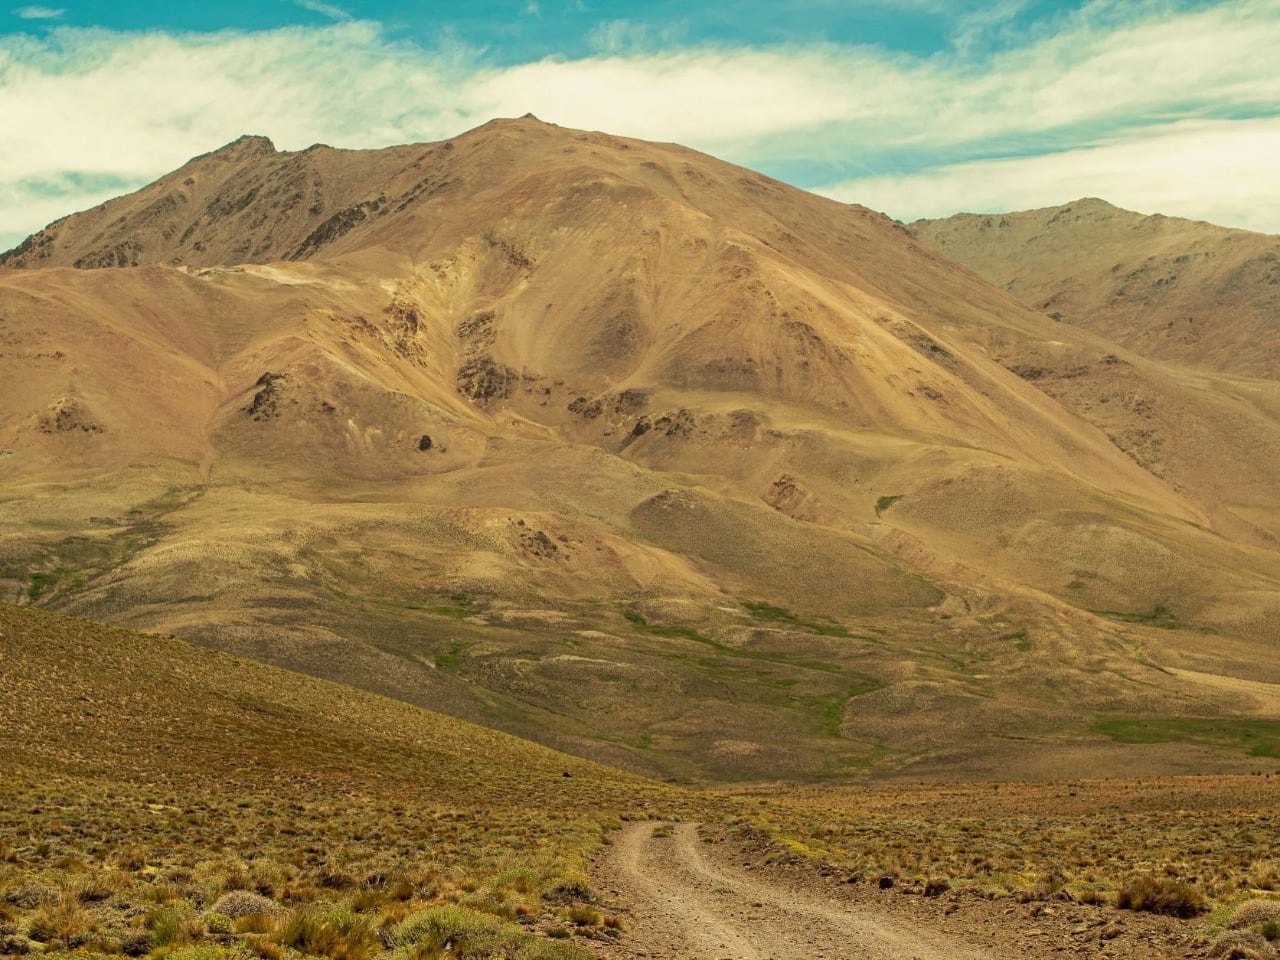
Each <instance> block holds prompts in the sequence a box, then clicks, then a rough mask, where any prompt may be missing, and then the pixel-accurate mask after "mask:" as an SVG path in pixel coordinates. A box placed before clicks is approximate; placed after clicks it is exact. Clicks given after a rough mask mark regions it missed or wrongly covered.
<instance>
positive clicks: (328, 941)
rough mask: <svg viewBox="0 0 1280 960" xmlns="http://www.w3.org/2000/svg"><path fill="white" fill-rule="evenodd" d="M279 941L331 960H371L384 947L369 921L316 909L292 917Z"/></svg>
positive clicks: (283, 928)
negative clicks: (369, 959)
mask: <svg viewBox="0 0 1280 960" xmlns="http://www.w3.org/2000/svg"><path fill="white" fill-rule="evenodd" d="M276 939H277V940H279V942H280V943H281V944H283V945H284V946H286V947H292V948H293V949H294V950H298V951H300V952H302V953H308V954H311V955H313V956H318V957H329V958H330V960H367V958H368V957H371V956H373V954H375V953H377V952H378V949H379V947H380V946H381V944H380V943H379V942H378V939H377V937H376V936H375V935H374V932H373V925H372V923H370V921H369V918H368V917H362V916H360V915H359V914H357V913H353V912H352V911H350V910H322V909H317V908H315V907H307V908H304V909H302V910H299V911H297V912H296V913H294V914H293V915H292V916H290V917H289V918H288V919H287V920H286V921H285V923H284V926H283V927H281V929H280V931H279V933H278V934H277V935H276Z"/></svg>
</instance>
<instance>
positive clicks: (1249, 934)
mask: <svg viewBox="0 0 1280 960" xmlns="http://www.w3.org/2000/svg"><path fill="white" fill-rule="evenodd" d="M1209 956H1211V957H1225V958H1227V960H1268V958H1269V957H1270V956H1272V954H1271V949H1270V948H1269V947H1268V946H1267V941H1265V940H1264V939H1262V937H1261V936H1259V935H1258V934H1257V933H1254V932H1253V931H1252V930H1229V931H1227V932H1226V933H1224V934H1223V935H1222V936H1220V937H1218V939H1217V940H1215V941H1213V944H1212V946H1210V947H1209Z"/></svg>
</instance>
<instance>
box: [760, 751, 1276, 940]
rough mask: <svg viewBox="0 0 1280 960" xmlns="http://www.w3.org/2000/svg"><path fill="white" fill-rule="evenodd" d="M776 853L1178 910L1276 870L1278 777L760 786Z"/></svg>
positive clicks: (910, 884)
mask: <svg viewBox="0 0 1280 960" xmlns="http://www.w3.org/2000/svg"><path fill="white" fill-rule="evenodd" d="M753 799H754V800H755V802H756V803H758V804H759V806H758V808H757V810H755V811H753V812H751V813H749V814H748V819H747V820H746V821H744V823H745V824H747V825H748V826H749V829H751V830H752V831H757V832H759V833H761V834H763V835H764V836H765V837H767V838H768V839H769V842H770V850H771V854H770V855H771V856H772V857H774V858H778V859H792V858H811V859H814V860H818V861H820V862H823V863H827V864H831V865H833V866H835V867H838V868H839V869H841V870H844V871H847V872H848V873H849V874H850V875H851V876H852V877H854V878H861V879H865V880H867V881H871V880H873V879H876V878H879V877H889V878H891V879H892V880H893V881H894V886H895V888H897V889H905V890H907V891H915V892H921V893H923V892H926V890H927V888H928V886H929V884H930V883H935V884H936V883H937V882H938V881H939V880H945V881H946V882H947V883H948V884H949V885H950V886H951V887H953V888H958V889H970V890H973V891H976V892H978V893H980V894H982V895H984V896H989V897H1002V896H1010V897H1018V898H1021V899H1043V898H1047V897H1050V896H1052V895H1054V894H1058V893H1059V892H1061V893H1062V894H1065V895H1067V896H1070V897H1072V898H1074V899H1077V900H1081V901H1084V902H1090V903H1100V904H1113V905H1119V906H1126V907H1130V908H1132V909H1143V910H1154V911H1156V912H1164V913H1172V914H1174V915H1179V916H1187V915H1194V914H1196V913H1199V912H1200V911H1201V910H1202V909H1204V908H1205V907H1206V906H1208V905H1209V903H1210V902H1217V903H1227V902H1231V901H1232V900H1233V898H1235V897H1237V896H1239V895H1240V894H1241V893H1242V892H1243V891H1247V890H1251V889H1256V885H1255V881H1256V880H1258V879H1259V878H1265V877H1266V876H1269V869H1268V867H1269V864H1270V863H1271V860H1270V859H1269V858H1271V857H1273V856H1274V841H1275V824H1274V814H1273V811H1274V810H1276V809H1280V777H1273V776H1240V777H1188V778H1174V779H1157V780H1096V781H1070V782H1063V783H1049V784H1034V783H1032V784H1025V783H1024V784H1016V783H1014V784H1010V783H991V784H946V785H926V784H913V785H911V786H905V785H904V786H902V787H897V788H891V787H886V786H872V787H867V788H865V789H858V790H820V789H799V790H779V791H775V792H769V793H767V794H765V795H764V796H759V795H756V796H754V798H753Z"/></svg>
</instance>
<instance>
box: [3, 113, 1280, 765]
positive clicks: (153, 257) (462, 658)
mask: <svg viewBox="0 0 1280 960" xmlns="http://www.w3.org/2000/svg"><path fill="white" fill-rule="evenodd" d="M5 264H6V266H5V267H4V268H3V269H0V353H2V355H0V365H2V369H3V374H2V375H0V450H2V451H3V453H2V454H0V480H2V481H3V488H4V491H5V499H4V501H3V509H2V510H0V584H3V585H5V589H6V590H8V591H9V595H10V596H11V597H12V598H13V599H17V600H22V601H25V602H33V603H38V604H41V605H47V606H50V607H54V608H56V609H59V610H62V611H66V612H70V613H75V614H80V615H85V616H92V617H95V618H100V619H106V620H109V621H112V622H116V623H120V624H124V625H128V626H133V627H139V628H145V629H148V630H155V631H159V632H163V633H173V634H176V635H179V636H181V637H183V638H185V639H189V640H192V641H194V642H197V643H200V644H204V645H207V646H213V647H217V648H220V649H224V650H229V651H232V652H235V653H239V654H244V655H249V656H253V657H256V658H259V659H263V660H267V661H269V662H272V663H276V664H280V665H284V666H288V667H290V668H293V669H297V670H302V671H304V672H310V673H314V674H317V675H320V676H323V677H328V678H332V679H337V680H340V681H343V682H346V683H350V684H354V685H357V686H363V687H366V688H368V689H371V690H374V691H377V692H380V693H386V694H389V695H392V696H395V697H398V698H400V699H404V700H407V701H409V702H412V703H417V704H422V705H426V706H430V707H433V708H435V709H440V710H443V711H445V712H448V713H452V714H454V715H457V716H459V717H463V718H466V719H469V720H476V721H481V722H484V723H488V724H491V725H495V726H498V727H501V728H502V729H506V730H510V731H513V732H517V733H520V734H522V735H526V736H531V737H534V738H536V739H539V740H541V741H542V742H544V743H547V744H550V745H552V746H555V747H557V748H560V749H564V750H568V751H571V752H576V753H579V754H582V755H585V756H589V757H592V758H596V759H600V760H605V761H607V762H610V763H615V764H620V765H624V766H627V767H629V768H631V769H634V770H637V771H641V772H644V773H649V774H657V775H663V776H676V777H687V778H711V779H761V778H776V777H794V778H812V777H833V776H834V777H845V776H851V775H857V774H861V773H865V772H868V771H871V772H874V771H877V770H881V769H897V768H899V767H901V766H902V765H903V764H911V763H921V762H928V763H930V764H934V765H936V766H940V767H946V766H947V765H948V764H951V765H953V766H956V767H957V768H958V767H963V766H964V765H965V764H966V763H969V762H981V763H982V764H991V763H998V764H1007V765H1008V766H1006V769H1008V770H1016V769H1018V766H1017V765H1018V764H1019V763H1020V762H1022V761H1021V760H1020V759H1019V758H1023V760H1025V758H1026V757H1027V756H1028V755H1029V752H1030V751H1032V750H1034V751H1035V752H1036V753H1037V757H1036V763H1037V769H1043V764H1044V761H1045V756H1046V755H1053V754H1054V751H1057V750H1059V749H1064V750H1065V751H1066V752H1064V754H1063V756H1064V757H1066V756H1068V755H1069V756H1071V757H1076V758H1077V760H1075V761H1071V762H1078V763H1081V764H1083V767H1082V768H1081V769H1087V770H1089V771H1091V772H1094V773H1096V772H1098V769H1099V768H1098V766H1097V763H1096V757H1094V756H1093V755H1090V754H1089V753H1088V751H1085V752H1084V753H1080V752H1079V751H1076V749H1075V745H1077V744H1079V743H1085V744H1094V745H1099V746H1106V744H1104V743H1102V741H1103V740H1105V739H1106V735H1105V734H1100V733H1099V732H1098V731H1099V730H1101V729H1108V728H1104V727H1098V726H1097V724H1098V723H1100V722H1101V721H1102V720H1105V719H1106V718H1109V717H1113V716H1115V715H1121V716H1123V715H1129V714H1133V713H1141V714H1151V713H1159V714H1161V715H1168V716H1188V715H1194V716H1204V715H1210V716H1212V715H1216V714H1218V713H1220V712H1226V713H1229V714H1232V715H1237V716H1239V715H1249V716H1254V715H1258V716H1271V715H1272V712H1274V711H1275V710H1276V701H1275V698H1274V696H1273V694H1272V692H1271V690H1272V688H1271V687H1270V686H1268V684H1270V683H1274V682H1275V681H1276V680H1277V679H1280V677H1277V676H1276V675H1275V674H1274V668H1272V667H1270V666H1268V663H1269V660H1268V658H1267V657H1266V656H1265V653H1264V652H1265V651H1266V650H1268V649H1269V648H1270V645H1273V644H1274V643H1275V641H1276V639H1277V638H1280V633H1278V631H1280V616H1277V613H1278V612H1280V549H1278V548H1277V543H1278V542H1280V541H1277V537H1280V521H1278V520H1277V517H1280V511H1277V510H1276V509H1275V507H1276V505H1277V504H1276V500H1277V485H1276V482H1275V477H1276V476H1277V470H1276V467H1277V463H1276V458H1277V457H1278V456H1280V453H1277V451H1280V428H1278V427H1277V413H1278V412H1280V402H1277V400H1278V398H1277V397H1276V394H1275V389H1274V388H1275V385H1274V383H1270V384H1268V383H1267V382H1266V381H1255V380H1247V379H1244V378H1240V377H1236V376H1227V375H1225V374H1217V373H1214V372H1211V371H1204V370H1199V369H1197V370H1188V369H1187V368H1185V367H1182V366H1180V365H1178V364H1175V363H1173V362H1171V361H1168V360H1165V359H1162V358H1160V357H1150V356H1146V355H1144V354H1143V353H1142V352H1140V351H1138V350H1136V349H1130V348H1127V347H1125V346H1123V345H1121V344H1119V343H1116V342H1114V341H1112V340H1110V339H1107V338H1105V337H1103V336H1102V335H1100V334H1098V333H1095V332H1093V331H1090V330H1086V329H1083V328H1080V327H1076V326H1073V325H1070V324H1066V323H1060V322H1057V321H1055V320H1053V319H1051V318H1049V317H1047V316H1045V315H1044V313H1043V312H1041V311H1038V310H1033V309H1029V308H1028V307H1026V306H1025V305H1023V304H1022V303H1020V302H1018V300H1016V299H1015V298H1014V297H1012V296H1011V295H1010V294H1008V293H1007V292H1005V291H1002V290H1000V289H999V288H997V287H995V286H993V285H991V284H989V283H987V282H985V281H983V280H981V279H980V278H978V277H977V276H975V275H974V274H973V273H971V272H970V271H969V270H967V269H966V268H964V267H962V266H960V265H958V264H956V263H955V262H953V261H951V260H948V259H947V258H945V257H944V256H942V255H940V254H938V253H936V252H934V251H932V250H931V249H929V248H928V247H927V246H925V245H924V244H922V243H921V241H920V240H918V239H917V238H915V237H914V236H912V235H911V234H910V233H909V232H908V231H906V230H904V229H902V228H901V227H900V226H898V225H897V224H895V223H894V222H893V221H891V220H889V219H888V218H886V217H884V216H883V215H881V214H878V213H874V212H872V211H869V210H866V209H864V208H861V207H856V206H847V205H843V204H838V203H835V202H832V201H829V200H825V199H823V198H819V197H816V196H813V195H811V194H807V193H804V192H803V191H799V190H796V189H794V188H791V187H788V186H786V185H784V184H781V183H779V182H777V181H774V180H771V179H769V178H767V177H764V176H762V175H760V174H757V173H753V172H751V171H748V170H745V169H742V168H739V167H735V166H732V165H729V164H726V163H723V162H721V161H718V160H715V159H713V158H710V157H707V156H704V155H701V154H698V153H695V152H693V151H690V150H687V149H685V148H682V147H678V146H674V145H663V144H651V143H645V142H642V141H636V140H625V139H621V138H617V137H611V136H608V135H605V134H599V133H587V132H581V131H574V130H565V129H561V128H558V127H555V126H552V125H549V124H544V123H541V122H539V121H537V120H535V119H533V118H528V117H526V118H522V119H520V120H513V121H495V122H493V123H490V124H487V125H485V126H484V127H481V128H479V129H477V130H474V131H471V132H469V133H467V134H464V135H462V136H460V137H457V138H455V139H453V140H450V141H446V142H444V143H440V144H433V145H418V146H413V147H396V148H392V149H389V150H384V151H373V152H370V151H341V150H334V149H331V148H328V147H314V148H311V149H309V150H306V151H302V152H301V153H278V152H276V151H275V150H274V148H273V147H272V146H271V145H270V143H269V142H267V141H265V140H263V139H262V138H245V139H242V140H239V141H237V142H236V143H233V144H231V145H229V146H228V147H225V148H223V149H222V150H219V151H216V152H214V153H211V154H207V155H205V156H203V157H198V158H196V159H194V160H192V161H191V162H190V163H189V164H187V165H186V166H185V167H183V168H182V169H181V170H179V171H178V172H176V173H175V174H172V175H170V176H168V177H165V178H163V179H161V180H160V181H158V182H157V183H156V184H153V185H152V186H150V187H147V188H144V189H143V190H141V191H139V192H138V193H136V194H133V195H130V196H127V197H122V198H119V199H117V200H113V201H111V202H109V203H107V204H104V205H103V206H101V207H99V208H97V209H95V210H93V211H88V212H85V213H82V214H77V215H74V216H71V217H68V218H66V219H64V220H62V221H59V222H58V223H55V224H52V225H51V226H50V227H48V228H46V230H45V231H42V232H41V233H39V234H37V235H35V236H34V237H33V238H31V239H30V240H28V241H27V242H25V243H24V244H22V245H21V246H20V247H19V248H17V250H16V251H13V252H11V253H10V254H8V255H7V256H6V258H5ZM77 265H78V266H77ZM1223 462H1232V463H1234V464H1235V467H1234V468H1233V470H1232V471H1222V470H1220V469H1218V468H1219V466H1220V465H1221V464H1222V463H1223ZM1259 684H1261V685H1259ZM1029 743H1030V744H1031V745H1032V746H1030V747H1029V746H1028V744H1029ZM1108 749H1109V748H1108ZM1122 754H1123V750H1122V751H1121V752H1120V754H1112V753H1107V755H1108V756H1118V757H1119V759H1116V760H1115V761H1114V762H1115V763H1117V764H1119V767H1118V768H1125V764H1126V763H1127V762H1128V761H1127V760H1126V759H1124V757H1123V755H1122ZM1079 758H1084V759H1079ZM1066 762H1068V761H1067V760H1065V759H1064V763H1066ZM1162 762H1164V763H1167V764H1168V765H1169V767H1168V768H1169V769H1175V770H1181V769H1186V766H1185V763H1186V760H1185V755H1184V757H1183V758H1182V759H1179V758H1178V757H1177V756H1176V755H1175V754H1169V755H1168V757H1167V758H1166V760H1165V761H1162ZM1232 762H1241V763H1243V762H1246V761H1244V760H1242V759H1240V758H1236V760H1235V761H1232Z"/></svg>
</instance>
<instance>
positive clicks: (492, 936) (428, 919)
mask: <svg viewBox="0 0 1280 960" xmlns="http://www.w3.org/2000/svg"><path fill="white" fill-rule="evenodd" d="M556 931H559V932H560V933H559V935H560V936H562V937H568V936H570V934H569V931H568V930H565V929H564V928H563V927H553V928H552V929H550V930H548V931H547V935H548V936H556ZM388 940H389V942H390V944H391V945H392V946H400V947H407V948H408V950H407V955H408V956H409V957H411V958H413V960H435V958H438V957H445V956H447V957H450V958H457V960H588V957H589V954H587V953H586V952H585V951H583V950H581V949H580V948H578V947H576V946H573V945H572V944H564V943H550V942H548V941H546V940H540V939H538V938H537V937H534V936H531V935H530V934H527V933H525V932H524V931H523V930H521V929H520V928H519V927H516V926H514V925H513V924H510V923H504V922H503V921H501V920H498V919H497V918H496V917H492V916H489V915H488V914H484V913H480V912H479V911H476V910H471V909H468V908H467V907H456V906H445V907H429V908H428V909H426V910H422V911H419V912H418V913H415V914H413V915H412V916H410V917H408V918H407V919H406V920H404V921H403V922H401V923H399V924H397V925H396V926H395V927H394V928H393V929H392V931H391V934H390V936H389V937H388Z"/></svg>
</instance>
